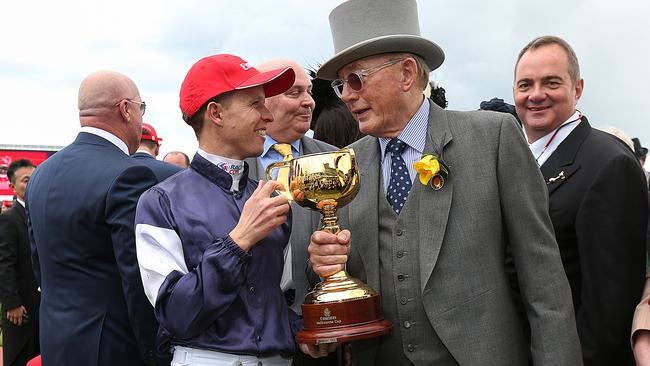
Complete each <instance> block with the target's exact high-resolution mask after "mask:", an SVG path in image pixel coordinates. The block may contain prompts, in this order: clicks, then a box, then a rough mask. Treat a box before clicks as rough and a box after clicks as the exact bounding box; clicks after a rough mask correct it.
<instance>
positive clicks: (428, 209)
mask: <svg viewBox="0 0 650 366" xmlns="http://www.w3.org/2000/svg"><path fill="white" fill-rule="evenodd" d="M451 140H452V135H451V131H450V129H449V121H448V119H447V113H445V111H444V110H443V109H441V108H438V107H437V106H435V107H434V105H433V103H431V107H430V108H429V125H428V128H427V140H426V143H425V146H424V154H425V155H426V154H429V153H432V152H437V153H439V154H442V159H443V160H444V156H445V155H444V150H445V148H446V147H447V146H448V144H449V143H450V142H451ZM453 176H454V171H453V167H450V168H449V177H448V178H447V180H446V181H445V184H444V186H443V187H442V188H441V189H440V190H438V191H434V190H433V189H432V188H431V186H429V185H427V186H424V185H422V184H421V183H420V180H419V178H416V179H415V182H414V183H413V188H412V192H411V194H409V201H416V202H409V203H416V204H415V205H413V206H414V210H409V212H408V215H407V218H406V219H407V225H408V223H409V222H413V223H417V224H416V226H415V227H414V228H413V229H410V230H408V231H409V232H414V233H418V234H417V235H418V239H419V240H418V244H419V245H418V246H419V258H420V287H421V290H422V291H424V288H425V286H426V284H427V281H428V280H429V277H430V276H431V273H432V272H433V268H434V267H435V265H436V261H437V260H438V255H439V254H440V248H441V246H442V241H443V238H444V237H445V230H446V228H447V220H448V219H449V210H450V208H451V199H452V193H453V186H454V185H453V183H454V180H453Z"/></svg>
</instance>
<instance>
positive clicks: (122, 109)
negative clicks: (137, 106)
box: [118, 100, 132, 122]
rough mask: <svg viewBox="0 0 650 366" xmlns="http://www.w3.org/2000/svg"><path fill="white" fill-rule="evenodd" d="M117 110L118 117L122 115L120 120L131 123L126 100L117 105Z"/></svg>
mask: <svg viewBox="0 0 650 366" xmlns="http://www.w3.org/2000/svg"><path fill="white" fill-rule="evenodd" d="M118 108H119V111H120V115H122V119H123V120H124V121H126V122H129V121H131V117H132V116H131V110H130V109H129V103H128V102H127V101H126V100H122V101H121V102H120V103H119V104H118Z"/></svg>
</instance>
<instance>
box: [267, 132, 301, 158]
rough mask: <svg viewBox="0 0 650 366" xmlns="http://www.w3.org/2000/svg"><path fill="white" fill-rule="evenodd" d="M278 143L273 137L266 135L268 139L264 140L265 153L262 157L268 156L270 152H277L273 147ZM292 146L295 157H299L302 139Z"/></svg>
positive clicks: (294, 142)
mask: <svg viewBox="0 0 650 366" xmlns="http://www.w3.org/2000/svg"><path fill="white" fill-rule="evenodd" d="M277 143H278V142H277V141H275V139H274V138H273V137H271V136H269V135H266V138H265V139H264V151H263V152H262V156H266V155H267V154H268V153H269V151H275V150H273V149H272V147H273V145H275V144H277ZM290 145H291V151H292V152H293V153H294V156H297V155H298V154H299V153H300V139H298V140H296V141H293V142H292V143H291V144H290ZM278 154H279V153H278Z"/></svg>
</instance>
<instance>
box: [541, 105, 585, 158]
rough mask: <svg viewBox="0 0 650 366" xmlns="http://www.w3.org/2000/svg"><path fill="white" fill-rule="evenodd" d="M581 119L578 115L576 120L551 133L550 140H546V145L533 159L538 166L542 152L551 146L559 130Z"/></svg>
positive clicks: (579, 114)
mask: <svg viewBox="0 0 650 366" xmlns="http://www.w3.org/2000/svg"><path fill="white" fill-rule="evenodd" d="M581 119H582V113H578V118H576V119H574V120H572V121H569V122H567V123H565V124H563V125H562V126H560V127H558V128H556V129H555V132H553V136H551V138H550V139H549V140H548V142H547V143H546V145H544V148H543V149H542V152H541V153H539V155H537V157H536V158H535V162H536V163H537V165H539V162H538V160H539V158H541V157H542V155H544V152H546V149H548V147H549V146H550V145H551V142H553V140H554V139H555V136H557V133H558V132H560V130H561V129H563V128H564V127H566V126H568V125H570V124H573V123H574V122H578V121H580V120H581Z"/></svg>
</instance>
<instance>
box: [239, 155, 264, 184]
mask: <svg viewBox="0 0 650 366" xmlns="http://www.w3.org/2000/svg"><path fill="white" fill-rule="evenodd" d="M244 162H246V164H248V178H250V179H252V180H260V179H264V180H266V172H265V171H264V169H262V164H260V158H246V159H244Z"/></svg>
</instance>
